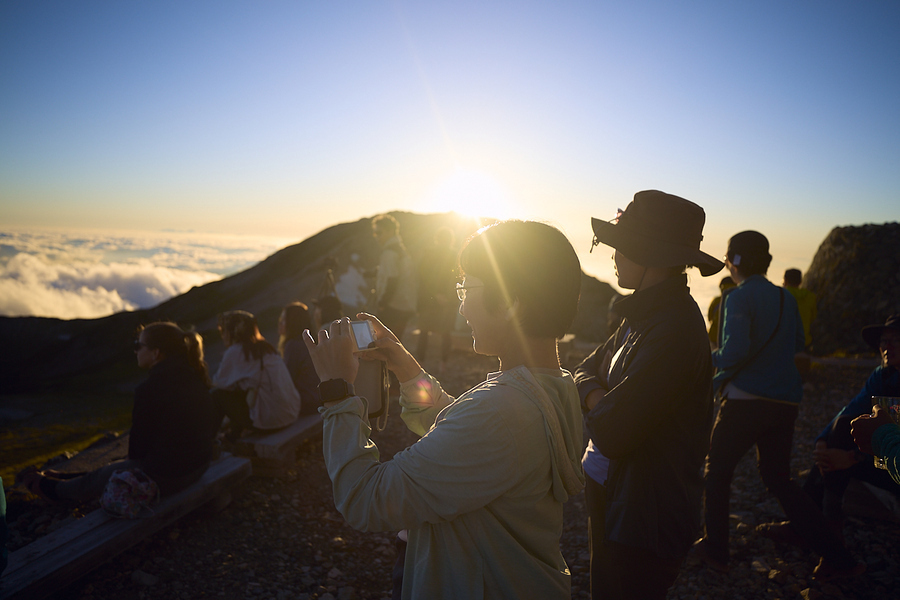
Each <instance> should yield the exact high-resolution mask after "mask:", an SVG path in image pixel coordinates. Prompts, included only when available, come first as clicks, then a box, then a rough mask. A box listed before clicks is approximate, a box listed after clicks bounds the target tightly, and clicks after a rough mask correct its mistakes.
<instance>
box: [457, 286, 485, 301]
mask: <svg viewBox="0 0 900 600" xmlns="http://www.w3.org/2000/svg"><path fill="white" fill-rule="evenodd" d="M482 287H484V286H483V285H469V286H465V285H463V284H461V283H457V284H456V295H457V297H458V298H459V301H460V302H463V301H464V300H465V299H466V290H474V289H475V288H482Z"/></svg>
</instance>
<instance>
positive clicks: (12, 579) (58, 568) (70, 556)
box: [0, 455, 251, 600]
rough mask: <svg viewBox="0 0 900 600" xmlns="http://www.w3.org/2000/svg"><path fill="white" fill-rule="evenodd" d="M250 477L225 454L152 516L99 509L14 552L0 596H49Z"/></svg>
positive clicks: (245, 465)
mask: <svg viewBox="0 0 900 600" xmlns="http://www.w3.org/2000/svg"><path fill="white" fill-rule="evenodd" d="M250 474H251V465H250V461H249V460H248V459H246V458H240V457H236V456H230V455H226V456H223V457H222V458H221V459H219V460H218V461H216V462H214V463H213V464H212V465H210V468H209V469H207V471H206V473H204V474H203V476H202V477H201V478H200V480H199V481H198V482H197V483H195V484H194V485H192V486H190V487H189V488H187V489H185V490H183V491H181V492H179V493H178V494H175V495H173V496H170V497H168V498H165V499H164V500H163V501H162V502H160V504H159V505H157V506H155V507H154V514H153V515H152V516H149V517H146V518H142V519H134V520H128V519H116V518H113V517H110V516H109V515H107V514H106V513H105V512H103V511H102V510H96V511H94V512H92V513H90V514H89V515H87V516H85V517H84V518H83V519H80V520H79V521H78V522H76V523H72V524H70V525H67V526H65V527H62V528H60V529H59V530H57V531H55V532H53V533H50V534H48V535H46V536H44V537H42V538H40V539H39V540H36V541H35V542H33V543H31V544H29V545H28V546H26V547H24V548H22V549H21V550H18V551H16V552H13V553H12V554H10V556H9V566H8V568H7V571H6V573H5V574H4V575H3V578H2V579H0V593H2V596H3V597H4V598H7V599H9V600H12V599H16V598H23V599H24V598H28V599H34V600H37V599H38V598H45V597H47V596H49V595H50V594H53V593H54V592H56V591H58V590H59V589H61V588H63V587H64V586H66V585H68V584H69V583H71V582H72V581H74V580H75V579H77V578H78V577H81V576H82V575H84V574H85V573H87V572H89V571H91V570H92V569H94V568H96V567H98V566H100V565H102V564H103V563H104V562H106V561H107V560H109V559H111V558H113V557H114V556H116V555H118V554H120V553H121V552H123V551H125V550H127V549H128V548H130V547H131V546H133V545H134V544H136V543H138V542H139V541H141V540H142V539H144V538H146V537H148V536H149V535H152V534H153V533H156V532H157V531H159V530H160V529H162V528H163V527H165V526H166V525H169V524H171V523H173V522H175V521H176V520H178V519H179V518H181V517H182V516H184V515H185V514H187V513H189V512H191V511H192V510H194V509H196V508H198V507H199V506H201V505H203V504H204V503H206V502H208V501H209V500H211V499H213V498H215V497H216V496H218V495H219V494H221V493H223V492H225V491H226V490H227V489H228V488H230V487H231V486H233V485H234V484H236V483H238V482H239V481H241V480H243V479H246V478H247V477H249V476H250Z"/></svg>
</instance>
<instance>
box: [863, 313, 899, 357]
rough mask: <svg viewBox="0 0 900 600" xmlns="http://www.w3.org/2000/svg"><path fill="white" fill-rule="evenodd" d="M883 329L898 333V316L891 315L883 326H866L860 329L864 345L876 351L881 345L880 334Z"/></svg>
mask: <svg viewBox="0 0 900 600" xmlns="http://www.w3.org/2000/svg"><path fill="white" fill-rule="evenodd" d="M885 329H896V330H897V331H900V315H891V316H889V317H888V318H887V320H886V321H885V322H884V325H866V326H865V327H863V328H862V336H863V339H864V340H866V343H867V344H868V345H870V346H872V347H873V348H875V349H876V350H878V348H879V345H880V343H881V334H882V333H884V330H885Z"/></svg>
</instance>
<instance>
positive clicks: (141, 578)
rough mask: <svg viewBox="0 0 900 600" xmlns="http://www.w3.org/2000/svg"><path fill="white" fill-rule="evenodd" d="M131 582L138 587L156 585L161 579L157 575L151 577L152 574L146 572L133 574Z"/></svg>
mask: <svg viewBox="0 0 900 600" xmlns="http://www.w3.org/2000/svg"><path fill="white" fill-rule="evenodd" d="M131 580H132V581H133V582H135V583H136V584H138V585H145V586H150V585H156V584H157V583H158V582H159V577H157V576H156V575H151V574H150V573H146V572H144V571H140V570H138V571H134V572H133V573H132V574H131Z"/></svg>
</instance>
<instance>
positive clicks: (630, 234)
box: [591, 190, 725, 277]
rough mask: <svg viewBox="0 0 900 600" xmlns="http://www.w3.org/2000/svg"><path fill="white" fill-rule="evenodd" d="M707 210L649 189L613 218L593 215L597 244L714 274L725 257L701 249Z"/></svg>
mask: <svg viewBox="0 0 900 600" xmlns="http://www.w3.org/2000/svg"><path fill="white" fill-rule="evenodd" d="M705 223H706V213H705V212H703V209H702V208H700V206H698V205H696V204H694V203H693V202H691V201H690V200H685V199H684V198H680V197H678V196H673V195H672V194H666V193H665V192H660V191H658V190H646V191H643V192H638V193H637V194H635V195H634V200H633V201H632V202H630V203H629V204H628V206H627V207H625V210H624V211H620V213H619V214H618V215H617V217H616V218H615V219H613V220H612V221H602V220H600V219H591V226H592V227H593V229H594V244H595V245H596V244H606V245H607V246H611V247H613V248H615V249H616V250H618V251H619V252H621V253H622V254H624V255H625V256H626V257H627V258H628V259H629V260H631V261H634V262H635V263H637V264H639V265H641V266H643V267H657V268H666V267H677V266H679V265H690V266H694V267H697V268H698V269H700V274H701V275H703V276H704V277H709V276H710V275H715V274H716V273H718V272H719V271H721V270H722V268H723V267H724V266H725V263H723V262H722V261H720V260H718V259H716V258H713V257H712V256H710V255H709V254H707V253H705V252H702V251H701V250H700V241H701V240H702V239H703V225H704V224H705Z"/></svg>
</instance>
